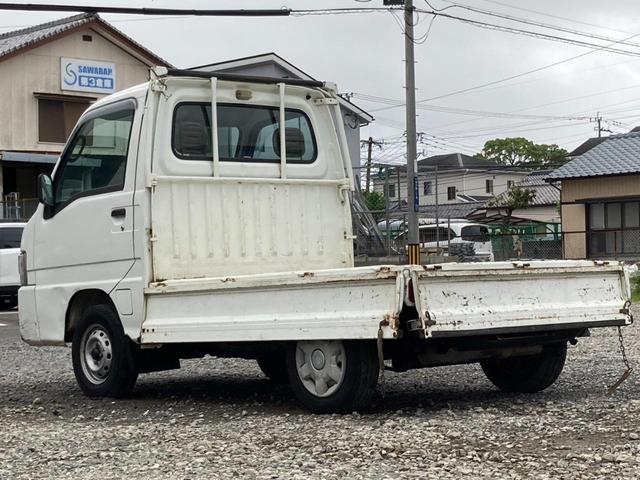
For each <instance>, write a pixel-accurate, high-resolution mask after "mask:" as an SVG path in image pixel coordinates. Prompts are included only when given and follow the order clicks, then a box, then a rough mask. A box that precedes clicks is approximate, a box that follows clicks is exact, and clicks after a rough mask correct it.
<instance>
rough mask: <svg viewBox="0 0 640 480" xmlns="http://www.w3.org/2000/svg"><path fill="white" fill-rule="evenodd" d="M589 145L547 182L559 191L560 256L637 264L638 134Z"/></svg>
mask: <svg viewBox="0 0 640 480" xmlns="http://www.w3.org/2000/svg"><path fill="white" fill-rule="evenodd" d="M592 143H596V144H595V145H592V146H591V148H590V149H586V150H584V151H582V152H581V153H580V154H579V155H573V160H571V161H570V162H569V163H567V164H565V165H563V166H562V167H560V168H558V169H557V170H555V171H553V172H552V173H551V174H549V176H548V177H547V181H550V182H553V183H560V184H561V185H562V195H561V204H562V210H561V217H562V231H563V236H564V256H565V258H606V257H615V258H629V259H638V258H640V133H638V132H633V133H625V134H622V135H611V136H609V137H606V138H605V139H604V140H601V141H600V142H599V143H598V142H592ZM572 154H574V152H572Z"/></svg>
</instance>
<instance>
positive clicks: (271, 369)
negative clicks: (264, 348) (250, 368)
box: [256, 352, 288, 383]
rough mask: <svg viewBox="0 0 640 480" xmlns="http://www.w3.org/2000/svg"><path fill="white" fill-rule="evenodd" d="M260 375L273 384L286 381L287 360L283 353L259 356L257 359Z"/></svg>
mask: <svg viewBox="0 0 640 480" xmlns="http://www.w3.org/2000/svg"><path fill="white" fill-rule="evenodd" d="M256 360H257V362H258V366H259V367H260V370H262V373H264V375H265V376H266V377H267V378H268V379H269V380H271V381H273V382H278V383H282V382H286V381H287V378H288V377H287V359H286V354H285V352H271V353H269V354H265V355H260V356H259V357H258V358H257V359H256Z"/></svg>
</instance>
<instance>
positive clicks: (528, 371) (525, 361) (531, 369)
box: [480, 343, 567, 393]
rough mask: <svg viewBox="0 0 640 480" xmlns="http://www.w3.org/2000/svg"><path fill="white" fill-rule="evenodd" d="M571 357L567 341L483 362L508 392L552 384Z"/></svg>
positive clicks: (532, 390) (531, 390) (489, 374)
mask: <svg viewBox="0 0 640 480" xmlns="http://www.w3.org/2000/svg"><path fill="white" fill-rule="evenodd" d="M566 358H567V344H566V343H561V344H555V345H549V346H546V347H544V349H543V351H542V353H540V354H538V355H529V356H525V357H512V358H505V359H490V360H483V361H482V362H480V365H481V366H482V370H483V371H484V374H485V375H486V376H487V378H488V379H489V380H490V381H491V383H493V384H494V385H495V386H496V387H498V388H499V389H500V390H502V391H504V392H517V393H535V392H540V391H542V390H544V389H545V388H547V387H550V386H551V385H552V384H553V383H554V382H555V381H556V380H557V379H558V377H559V376H560V373H561V372H562V368H563V367H564V362H565V360H566Z"/></svg>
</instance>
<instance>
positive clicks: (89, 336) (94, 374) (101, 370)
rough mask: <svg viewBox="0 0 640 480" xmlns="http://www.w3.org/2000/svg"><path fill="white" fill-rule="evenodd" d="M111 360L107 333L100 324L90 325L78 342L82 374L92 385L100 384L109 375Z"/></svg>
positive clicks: (111, 354) (109, 341)
mask: <svg viewBox="0 0 640 480" xmlns="http://www.w3.org/2000/svg"><path fill="white" fill-rule="evenodd" d="M112 361H113V351H112V342H111V337H110V336H109V333H108V332H107V331H106V330H105V329H104V328H103V327H101V326H100V325H91V327H89V328H88V329H87V330H86V331H85V332H84V335H82V341H81V342H80V363H81V364H82V371H83V372H84V376H85V377H86V378H87V380H89V381H90V382H91V383H93V384H94V385H100V384H101V383H103V382H104V381H105V380H106V379H107V377H108V376H109V372H110V371H111V362H112Z"/></svg>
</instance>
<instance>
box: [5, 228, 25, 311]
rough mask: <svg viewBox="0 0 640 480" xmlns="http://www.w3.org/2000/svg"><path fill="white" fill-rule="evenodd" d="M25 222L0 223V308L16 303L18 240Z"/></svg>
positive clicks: (8, 308) (18, 281)
mask: <svg viewBox="0 0 640 480" xmlns="http://www.w3.org/2000/svg"><path fill="white" fill-rule="evenodd" d="M25 225H26V223H19V222H11V223H0V308H2V309H4V310H11V309H12V308H15V307H16V306H17V305H18V289H19V288H20V273H19V270H18V257H19V255H20V240H21V238H22V230H23V229H24V226H25Z"/></svg>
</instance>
